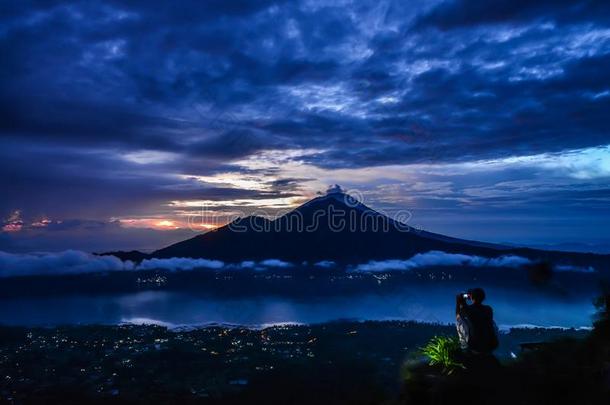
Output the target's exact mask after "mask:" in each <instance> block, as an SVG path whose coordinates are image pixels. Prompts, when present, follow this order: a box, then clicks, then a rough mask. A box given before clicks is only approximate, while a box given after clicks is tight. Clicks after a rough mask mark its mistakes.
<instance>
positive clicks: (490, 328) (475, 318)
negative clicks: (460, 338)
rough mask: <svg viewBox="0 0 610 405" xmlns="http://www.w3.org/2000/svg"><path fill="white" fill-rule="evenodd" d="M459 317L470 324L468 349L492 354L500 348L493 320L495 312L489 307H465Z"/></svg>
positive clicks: (478, 305) (474, 305) (477, 305)
mask: <svg viewBox="0 0 610 405" xmlns="http://www.w3.org/2000/svg"><path fill="white" fill-rule="evenodd" d="M459 315H460V316H461V317H462V318H465V319H466V320H467V321H468V324H469V329H470V330H469V333H468V335H469V336H468V349H469V350H472V351H475V352H480V353H491V352H492V351H494V350H495V349H496V348H497V347H498V336H497V333H496V326H495V324H494V320H493V310H492V309H491V307H490V306H489V305H483V304H476V303H475V304H472V305H464V306H462V308H461V309H460V311H459Z"/></svg>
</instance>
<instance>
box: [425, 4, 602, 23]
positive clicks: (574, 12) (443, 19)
mask: <svg viewBox="0 0 610 405" xmlns="http://www.w3.org/2000/svg"><path fill="white" fill-rule="evenodd" d="M609 12H610V5H609V4H608V2H607V1H604V0H585V1H572V0H539V1H529V0H499V1H498V0H497V1H493V2H491V1H481V0H448V1H444V2H442V3H441V4H440V5H439V6H438V7H436V8H434V9H433V10H432V11H431V12H430V13H428V14H426V15H424V16H423V17H422V18H421V19H420V20H419V21H418V26H425V25H434V26H436V27H439V28H441V29H452V28H460V27H468V26H473V25H479V24H498V23H508V22H515V21H518V22H524V21H525V22H527V21H531V20H534V21H536V20H537V21H552V22H558V23H576V22H583V21H584V22H600V23H608V21H609V17H608V13H609Z"/></svg>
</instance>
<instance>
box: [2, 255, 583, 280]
mask: <svg viewBox="0 0 610 405" xmlns="http://www.w3.org/2000/svg"><path fill="white" fill-rule="evenodd" d="M531 263H533V262H532V261H531V260H530V259H527V258H525V257H521V256H514V255H506V256H500V257H497V258H492V259H489V258H485V257H481V256H470V255H464V254H459V253H446V252H441V251H430V252H427V253H419V254H416V255H414V256H413V257H411V258H410V259H406V260H381V261H375V260H374V261H370V262H368V263H362V264H359V265H356V266H352V267H350V268H349V269H350V270H351V271H361V272H382V271H408V270H412V269H416V268H423V267H432V266H463V267H503V268H518V267H521V266H523V265H527V264H531ZM295 266H296V265H295V264H293V263H290V262H286V261H283V260H279V259H266V260H261V261H243V262H241V263H225V262H222V261H220V260H209V259H193V258H186V257H173V258H168V259H146V260H144V261H142V262H141V263H140V264H138V265H135V264H134V263H133V262H131V261H121V260H120V259H119V258H117V257H114V256H96V255H92V254H89V253H85V252H81V251H78V250H66V251H64V252H58V253H28V254H17V253H6V252H2V251H0V278H2V277H14V276H32V275H63V274H85V273H104V272H111V271H137V270H156V269H161V270H168V271H190V270H195V269H200V270H206V269H207V270H213V271H217V270H257V271H264V270H268V269H272V268H275V269H282V268H285V269H288V268H291V267H295ZM313 266H315V267H318V268H334V267H336V266H337V264H336V263H335V262H333V261H330V260H323V261H319V262H316V263H314V264H313ZM555 270H556V271H562V272H566V271H571V272H581V273H592V272H595V269H594V268H592V267H577V266H570V265H558V266H556V267H555Z"/></svg>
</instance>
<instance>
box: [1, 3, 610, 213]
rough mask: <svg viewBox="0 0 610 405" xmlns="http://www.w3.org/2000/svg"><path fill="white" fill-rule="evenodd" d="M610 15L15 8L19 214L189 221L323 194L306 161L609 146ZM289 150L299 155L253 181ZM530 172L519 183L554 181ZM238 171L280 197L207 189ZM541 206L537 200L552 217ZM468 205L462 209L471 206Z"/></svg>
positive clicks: (306, 7) (444, 9)
mask: <svg viewBox="0 0 610 405" xmlns="http://www.w3.org/2000/svg"><path fill="white" fill-rule="evenodd" d="M608 7H609V6H608V2H605V1H594V0H584V1H567V0H566V1H547V0H543V1H537V2H530V1H521V0H518V1H504V0H502V1H494V2H484V1H471V0H462V1H457V0H456V1H420V2H415V3H413V2H409V3H408V4H407V3H405V2H400V1H388V2H359V3H357V4H353V3H351V2H346V3H345V4H342V2H339V3H337V4H333V5H328V4H326V3H325V2H321V1H320V2H317V1H313V2H283V1H239V2H227V1H209V2H208V1H206V2H203V3H202V2H196V1H187V2H180V4H173V3H171V4H170V3H167V2H157V1H153V2H145V1H129V0H125V1H118V0H117V1H93V2H84V1H82V2H80V1H77V2H63V1H44V2H37V1H32V2H29V1H23V2H10V3H7V4H3V5H2V7H1V9H0V54H1V55H2V60H1V61H0V80H1V81H0V83H1V84H0V136H1V137H2V140H1V141H0V142H1V145H0V146H1V149H0V171H1V173H2V176H1V177H0V188H2V190H3V192H4V193H5V194H6V196H7V197H6V198H3V199H2V200H0V212H1V213H2V214H3V215H4V216H8V215H9V214H10V213H11V212H13V211H14V210H16V209H21V210H22V211H23V213H24V214H23V215H24V216H30V217H35V216H38V215H42V214H45V215H49V216H52V217H53V218H55V217H57V218H62V219H66V218H92V219H94V220H99V221H102V222H107V221H108V219H109V218H111V217H121V216H128V215H137V214H138V213H142V212H147V213H150V214H151V215H153V214H154V215H157V216H159V215H169V214H171V213H172V210H173V208H172V207H171V206H168V202H169V201H175V200H189V199H192V200H200V199H210V200H218V201H223V200H230V199H238V198H244V199H252V200H256V199H265V198H275V197H287V196H294V195H296V194H299V193H302V192H303V190H305V189H306V188H304V187H303V184H305V183H307V182H309V181H311V177H313V176H309V175H308V174H307V173H297V174H295V173H283V172H282V164H283V163H282V162H284V163H285V162H287V161H295V160H298V161H299V162H300V163H305V164H311V165H313V166H316V167H317V168H318V169H320V168H321V169H357V168H363V169H371V170H372V169H374V168H376V167H379V166H384V165H405V164H436V165H452V164H456V163H460V162H462V163H463V162H476V161H481V160H494V159H496V160H497V159H504V158H510V157H515V156H530V155H537V154H561V153H567V151H570V150H574V149H583V148H593V147H600V146H604V145H607V144H608V135H607V134H608V133H609V131H610V127H609V124H608V119H607V116H608V112H609V111H610V93H609V91H610V89H608V87H607V79H606V76H607V73H606V72H607V71H609V69H610V57H609V55H610V34H608V32H609V31H608V30H609V29H610V27H609V25H610V21H609V19H608V16H609V15H610V13H609V11H610V10H608ZM269 150H274V151H278V152H283V153H285V154H286V156H289V157H287V158H286V159H285V160H284V161H282V162H280V163H272V162H267V164H268V167H262V168H261V167H250V166H248V165H247V164H244V163H243V161H244V160H247V159H248V158H252V157H253V156H256V155H257V154H261V153H264V152H266V151H269ZM291 151H301V153H296V154H292V155H291V154H290V153H292V152H291ZM273 165H275V167H272V166H273ZM596 170H597V174H596V176H598V177H599V176H603V175H604V174H603V173H605V172H603V170H601V171H600V170H599V169H596ZM523 171H525V172H526V173H525V174H519V175H518V176H517V175H516V174H514V173H512V172H511V175H514V176H516V178H519V179H521V178H522V177H524V178H527V179H530V180H531V179H536V180H537V181H541V180H540V179H539V178H537V177H536V176H538V174H537V172H536V171H535V170H534V169H531V168H525V169H523ZM226 173H231V176H233V177H235V176H239V175H240V174H241V175H242V176H244V177H247V178H249V179H250V178H256V179H258V181H259V182H260V185H261V186H260V187H252V188H250V189H248V188H247V187H242V186H237V185H235V184H234V183H233V184H231V183H230V182H229V181H227V182H225V183H222V181H219V180H218V179H216V180H215V182H212V183H206V181H205V179H206V178H207V179H208V180H209V179H210V177H214V176H223V175H224V174H226ZM600 173H601V174H600ZM473 176H474V175H473ZM521 176H522V177H521ZM579 176H580V174H579ZM381 177H383V176H381ZM439 177H442V176H439ZM445 177H450V176H449V175H448V174H445ZM475 177H476V176H475ZM213 180H214V179H213ZM487 180H489V178H488V179H487ZM495 180H497V181H500V180H498V179H495ZM502 180H507V179H506V178H505V179H502ZM333 181H334V180H333ZM380 181H381V180H380ZM384 181H385V180H384ZM219 183H220V185H219ZM377 185H378V184H377V183H376V182H375V181H373V180H371V184H370V186H369V187H370V188H374V187H376V186H377ZM455 187H456V188H459V187H466V185H460V186H457V185H456V186H455ZM308 191H310V192H313V191H315V190H308ZM458 191H461V192H462V194H466V192H465V191H464V190H458ZM603 192H604V191H603V190H602V191H599V193H601V194H603ZM528 193H533V190H531V189H528ZM564 193H565V194H562V195H560V194H553V193H551V194H549V195H553V196H555V197H556V198H561V199H564V200H566V201H571V200H572V199H574V200H578V204H585V203H583V201H584V199H583V198H581V196H582V195H583V194H582V193H583V190H579V189H577V187H576V186H573V188H569V187H568V190H565V191H564ZM532 195H533V194H532ZM532 195H530V194H528V195H524V196H523V200H522V201H524V202H529V203H531V204H533V205H535V204H536V202H535V201H536V199H535V198H534V197H532ZM486 197H487V198H488V199H487V200H486V199H485V196H479V197H478V198H479V200H478V201H479V202H482V201H486V202H488V203H490V204H491V203H492V200H493V204H495V205H496V206H506V204H507V201H506V197H505V196H497V195H488V196H486ZM529 197H532V199H529ZM422 198H423V197H422ZM426 198H428V197H426ZM452 198H454V199H453V200H451V201H453V202H451V203H449V202H447V201H449V200H444V202H443V204H445V205H444V207H445V209H448V207H449V205H450V204H456V203H455V201H461V200H458V199H459V198H466V197H465V196H464V195H461V196H452ZM588 198H589V200H588V201H590V202H589V204H592V205H595V204H597V203H596V202H592V201H598V200H596V198H605V196H601V197H600V196H599V195H598V196H595V195H591V196H589V197H588ZM502 199H504V200H502ZM421 201H422V202H425V203H426V204H432V205H433V204H439V202H438V201H439V199H437V200H434V201H432V200H424V199H422V200H421ZM222 204H223V205H222V207H223V208H227V207H229V206H230V203H224V202H223V203H222ZM533 205H532V206H533ZM453 207H454V208H455V205H453Z"/></svg>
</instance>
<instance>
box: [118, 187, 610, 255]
mask: <svg viewBox="0 0 610 405" xmlns="http://www.w3.org/2000/svg"><path fill="white" fill-rule="evenodd" d="M432 250H438V251H444V252H447V253H462V254H467V255H477V256H484V257H498V256H501V255H508V254H514V255H519V256H523V257H527V258H530V259H535V260H544V261H550V262H554V263H563V264H572V265H587V266H591V265H593V266H600V265H603V266H607V265H608V264H609V263H610V256H608V255H596V254H588V253H569V252H559V251H548V250H536V249H529V248H515V247H511V246H505V245H498V244H491V243H485V242H478V241H470V240H464V239H458V238H452V237H449V236H445V235H440V234H436V233H431V232H426V231H421V230H416V229H414V228H411V227H409V226H408V225H406V224H403V223H401V222H399V221H395V220H394V219H392V218H389V217H387V216H385V215H383V214H381V213H379V212H377V211H375V210H373V209H371V208H369V207H367V206H366V205H364V204H362V203H360V202H358V201H357V200H355V199H354V198H352V197H351V196H349V195H347V194H345V193H343V192H341V191H335V192H329V193H328V194H326V195H324V196H320V197H317V198H314V199H313V200H310V201H309V202H307V203H305V204H303V205H301V206H300V207H298V208H296V209H294V210H293V211H291V212H289V213H288V214H286V215H284V216H282V217H279V218H277V219H274V220H269V219H266V218H263V217H257V216H250V217H245V218H239V219H237V220H235V221H233V222H232V223H230V224H227V225H225V226H223V227H220V228H218V229H215V230H213V231H209V232H206V233H204V234H200V235H197V236H195V237H193V238H191V239H187V240H185V241H182V242H178V243H175V244H173V245H170V246H167V247H165V248H163V249H159V250H157V251H154V252H153V253H151V254H144V253H140V252H134V251H132V252H109V253H108V254H112V255H115V256H117V257H120V258H122V259H129V260H133V261H141V260H143V259H145V258H171V257H191V258H206V259H216V260H222V261H225V262H240V261H244V260H265V259H269V258H273V259H280V260H285V261H290V262H294V263H300V262H303V261H308V262H315V261H321V260H333V261H335V262H337V263H344V264H349V263H363V262H367V261H370V260H387V259H406V258H410V257H412V256H413V255H415V254H417V253H424V252H429V251H432Z"/></svg>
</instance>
